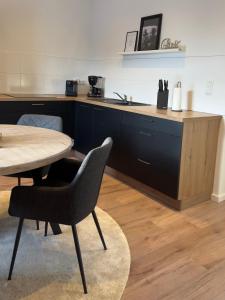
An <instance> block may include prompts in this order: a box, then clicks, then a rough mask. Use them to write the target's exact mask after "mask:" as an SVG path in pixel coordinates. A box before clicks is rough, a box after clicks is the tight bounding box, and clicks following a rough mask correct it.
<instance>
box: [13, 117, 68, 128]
mask: <svg viewBox="0 0 225 300" xmlns="http://www.w3.org/2000/svg"><path fill="white" fill-rule="evenodd" d="M62 123H63V122H62V118H61V117H58V116H49V115H38V114H24V115H22V116H21V117H20V118H19V120H18V122H17V124H18V125H25V126H34V127H41V128H47V129H52V130H56V131H60V132H62V129H63V124H62Z"/></svg>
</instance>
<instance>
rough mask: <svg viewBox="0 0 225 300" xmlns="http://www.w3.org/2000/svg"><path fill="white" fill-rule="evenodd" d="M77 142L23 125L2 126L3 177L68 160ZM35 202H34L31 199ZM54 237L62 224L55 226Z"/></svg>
mask: <svg viewBox="0 0 225 300" xmlns="http://www.w3.org/2000/svg"><path fill="white" fill-rule="evenodd" d="M72 146H73V140H72V139H71V138H70V137H69V136H67V135H65V134H63V133H61V132H58V131H54V130H50V129H45V128H40V127H31V126H21V125H0V175H10V174H16V173H19V172H24V171H29V170H33V169H36V168H40V167H44V166H47V165H50V164H52V163H53V162H55V161H57V160H59V159H61V158H64V157H66V156H67V154H68V153H69V151H70V150H71V148H72ZM31 201H32V199H31ZM51 227H52V230H53V232H54V234H60V233H61V229H60V227H59V225H58V224H55V223H51Z"/></svg>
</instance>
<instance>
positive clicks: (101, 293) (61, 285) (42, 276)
mask: <svg viewBox="0 0 225 300" xmlns="http://www.w3.org/2000/svg"><path fill="white" fill-rule="evenodd" d="M9 195H10V194H9V192H1V193H0V299H2V300H3V299H4V300H18V299H20V300H21V299H26V300H28V299H29V300H31V299H32V300H40V299H41V300H50V299H51V300H52V299H54V300H70V299H73V300H74V299H78V300H79V299H93V300H94V299H96V300H104V299H107V300H117V299H120V298H121V296H122V293H123V290H124V288H125V285H126V282H127V279H128V275H129V270H130V251H129V246H128V243H127V240H126V237H125V236H124V234H123V232H122V230H121V228H120V226H119V225H118V224H117V223H116V222H115V221H114V220H113V219H112V218H111V217H110V216H109V215H108V214H107V213H106V212H104V211H102V210H101V209H99V208H97V209H96V213H97V215H98V219H99V222H100V225H101V228H102V231H103V234H104V237H105V240H106V244H107V247H108V250H107V251H104V250H103V247H102V244H101V241H100V238H99V236H98V233H97V229H96V227H95V224H94V221H93V219H92V217H91V216H89V217H88V218H86V219H85V220H84V221H82V222H81V223H80V224H78V225H77V230H78V235H79V239H80V247H81V251H82V258H83V264H84V270H85V275H86V280H87V287H88V295H84V294H83V287H82V283H81V278H80V272H79V267H78V263H77V257H76V253H75V248H74V242H73V236H72V231H71V227H69V226H62V227H61V228H62V231H63V234H61V235H57V236H54V235H52V232H51V229H50V228H49V235H48V236H47V237H44V224H43V222H41V224H40V230H39V231H37V230H36V223H35V222H34V221H30V220H25V222H24V226H23V231H22V235H21V240H20V244H19V249H18V252H17V257H16V262H15V266H14V272H13V276H12V280H11V281H7V276H8V271H9V266H10V260H11V255H12V250H13V245H14V241H15V235H16V230H17V225H18V219H17V218H13V217H10V216H8V212H7V209H8V199H9Z"/></svg>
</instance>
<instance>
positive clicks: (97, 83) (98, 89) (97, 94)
mask: <svg viewBox="0 0 225 300" xmlns="http://www.w3.org/2000/svg"><path fill="white" fill-rule="evenodd" d="M88 82H89V84H90V91H89V93H88V97H94V98H101V97H103V96H104V87H103V84H104V79H103V77H101V76H93V75H92V76H88Z"/></svg>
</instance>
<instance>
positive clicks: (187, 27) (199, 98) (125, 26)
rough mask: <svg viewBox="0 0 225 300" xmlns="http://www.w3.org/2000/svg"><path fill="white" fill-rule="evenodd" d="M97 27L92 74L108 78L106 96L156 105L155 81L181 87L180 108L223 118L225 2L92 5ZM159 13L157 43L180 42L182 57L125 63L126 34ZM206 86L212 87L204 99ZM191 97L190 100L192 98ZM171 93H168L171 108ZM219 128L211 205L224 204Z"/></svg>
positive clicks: (151, 0) (223, 147)
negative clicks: (183, 50)
mask: <svg viewBox="0 0 225 300" xmlns="http://www.w3.org/2000/svg"><path fill="white" fill-rule="evenodd" d="M94 3H95V6H94V9H95V13H94V15H95V22H94V24H95V26H94V27H92V29H93V34H92V37H93V47H92V49H93V52H92V59H93V61H92V68H91V72H92V73H93V74H97V75H103V76H105V77H106V96H109V97H110V96H112V95H113V94H112V93H113V91H118V92H121V93H125V94H128V95H132V96H133V97H134V100H138V101H143V102H147V103H152V104H156V95H157V88H158V80H159V79H160V78H164V79H168V80H169V86H170V90H171V91H172V90H173V87H174V85H175V83H176V82H177V81H178V80H181V81H182V84H183V107H184V108H190V107H191V108H192V109H193V110H197V111H204V112H209V113H218V114H222V115H225V89H224V86H225V38H224V28H225V18H224V12H225V1H224V0H215V1H213V2H212V1H211V0H198V1H196V0H189V1H186V0H170V1H168V0H157V1H155V0H132V1H130V0H113V1H110V0H94ZM157 13H163V25H162V36H161V38H162V39H163V38H166V37H170V38H171V39H173V40H175V39H178V40H182V43H183V44H184V45H186V48H187V51H186V57H185V58H175V57H174V56H171V55H167V56H165V57H162V56H161V57H158V56H156V57H148V58H147V59H146V58H145V57H144V56H143V57H141V58H139V59H138V58H127V59H123V58H122V57H121V56H119V55H117V52H120V51H123V48H124V42H125V35H126V32H127V31H132V30H139V26H140V19H141V17H144V16H148V15H152V14H157ZM208 81H213V82H214V88H213V92H212V94H211V95H207V93H206V86H207V82H208ZM190 95H191V97H190ZM171 98H172V92H171V93H170V103H171ZM224 127H225V126H224V123H223V124H222V125H221V131H220V141H219V150H218V159H217V168H216V177H215V186H214V195H213V199H215V200H225V142H224V138H225V130H224Z"/></svg>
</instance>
